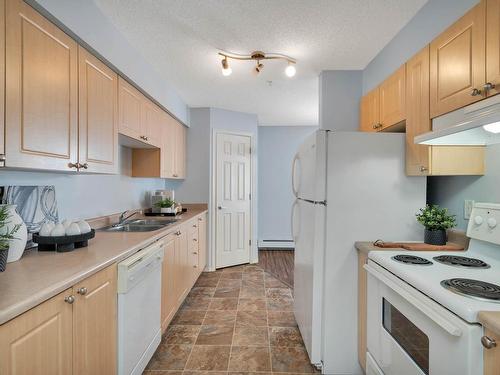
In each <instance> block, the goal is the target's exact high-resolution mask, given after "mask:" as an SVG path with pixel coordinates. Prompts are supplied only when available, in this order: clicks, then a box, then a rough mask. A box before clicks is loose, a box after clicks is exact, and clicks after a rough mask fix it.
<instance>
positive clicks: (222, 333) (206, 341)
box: [196, 325, 234, 345]
mask: <svg viewBox="0 0 500 375" xmlns="http://www.w3.org/2000/svg"><path fill="white" fill-rule="evenodd" d="M233 331H234V328H233V327H230V326H215V325H205V326H201V330H200V333H199V334H198V339H197V340H196V345H231V343H232V342H233Z"/></svg>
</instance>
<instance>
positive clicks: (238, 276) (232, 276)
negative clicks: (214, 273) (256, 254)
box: [220, 272, 242, 280]
mask: <svg viewBox="0 0 500 375" xmlns="http://www.w3.org/2000/svg"><path fill="white" fill-rule="evenodd" d="M241 275H242V273H241V272H223V273H222V275H221V277H220V278H221V280H227V279H231V280H239V279H241Z"/></svg>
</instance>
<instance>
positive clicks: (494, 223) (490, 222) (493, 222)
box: [486, 217, 497, 229]
mask: <svg viewBox="0 0 500 375" xmlns="http://www.w3.org/2000/svg"><path fill="white" fill-rule="evenodd" d="M486 222H487V223H488V226H489V227H490V228H491V229H493V228H495V227H496V226H497V220H496V219H495V218H494V217H490V218H489V219H488V220H487V221H486Z"/></svg>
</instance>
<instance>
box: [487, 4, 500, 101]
mask: <svg viewBox="0 0 500 375" xmlns="http://www.w3.org/2000/svg"><path fill="white" fill-rule="evenodd" d="M486 82H487V83H491V84H492V86H495V87H494V88H492V89H491V90H488V91H487V94H488V95H496V94H498V93H500V0H487V1H486Z"/></svg>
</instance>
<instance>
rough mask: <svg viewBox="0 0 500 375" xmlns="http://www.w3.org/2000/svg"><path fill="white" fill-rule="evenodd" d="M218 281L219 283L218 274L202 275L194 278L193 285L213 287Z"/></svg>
mask: <svg viewBox="0 0 500 375" xmlns="http://www.w3.org/2000/svg"><path fill="white" fill-rule="evenodd" d="M218 283H219V275H217V277H206V276H203V275H202V276H200V277H199V278H198V280H196V283H195V284H194V286H196V287H211V288H214V287H216V286H217V284H218Z"/></svg>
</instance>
